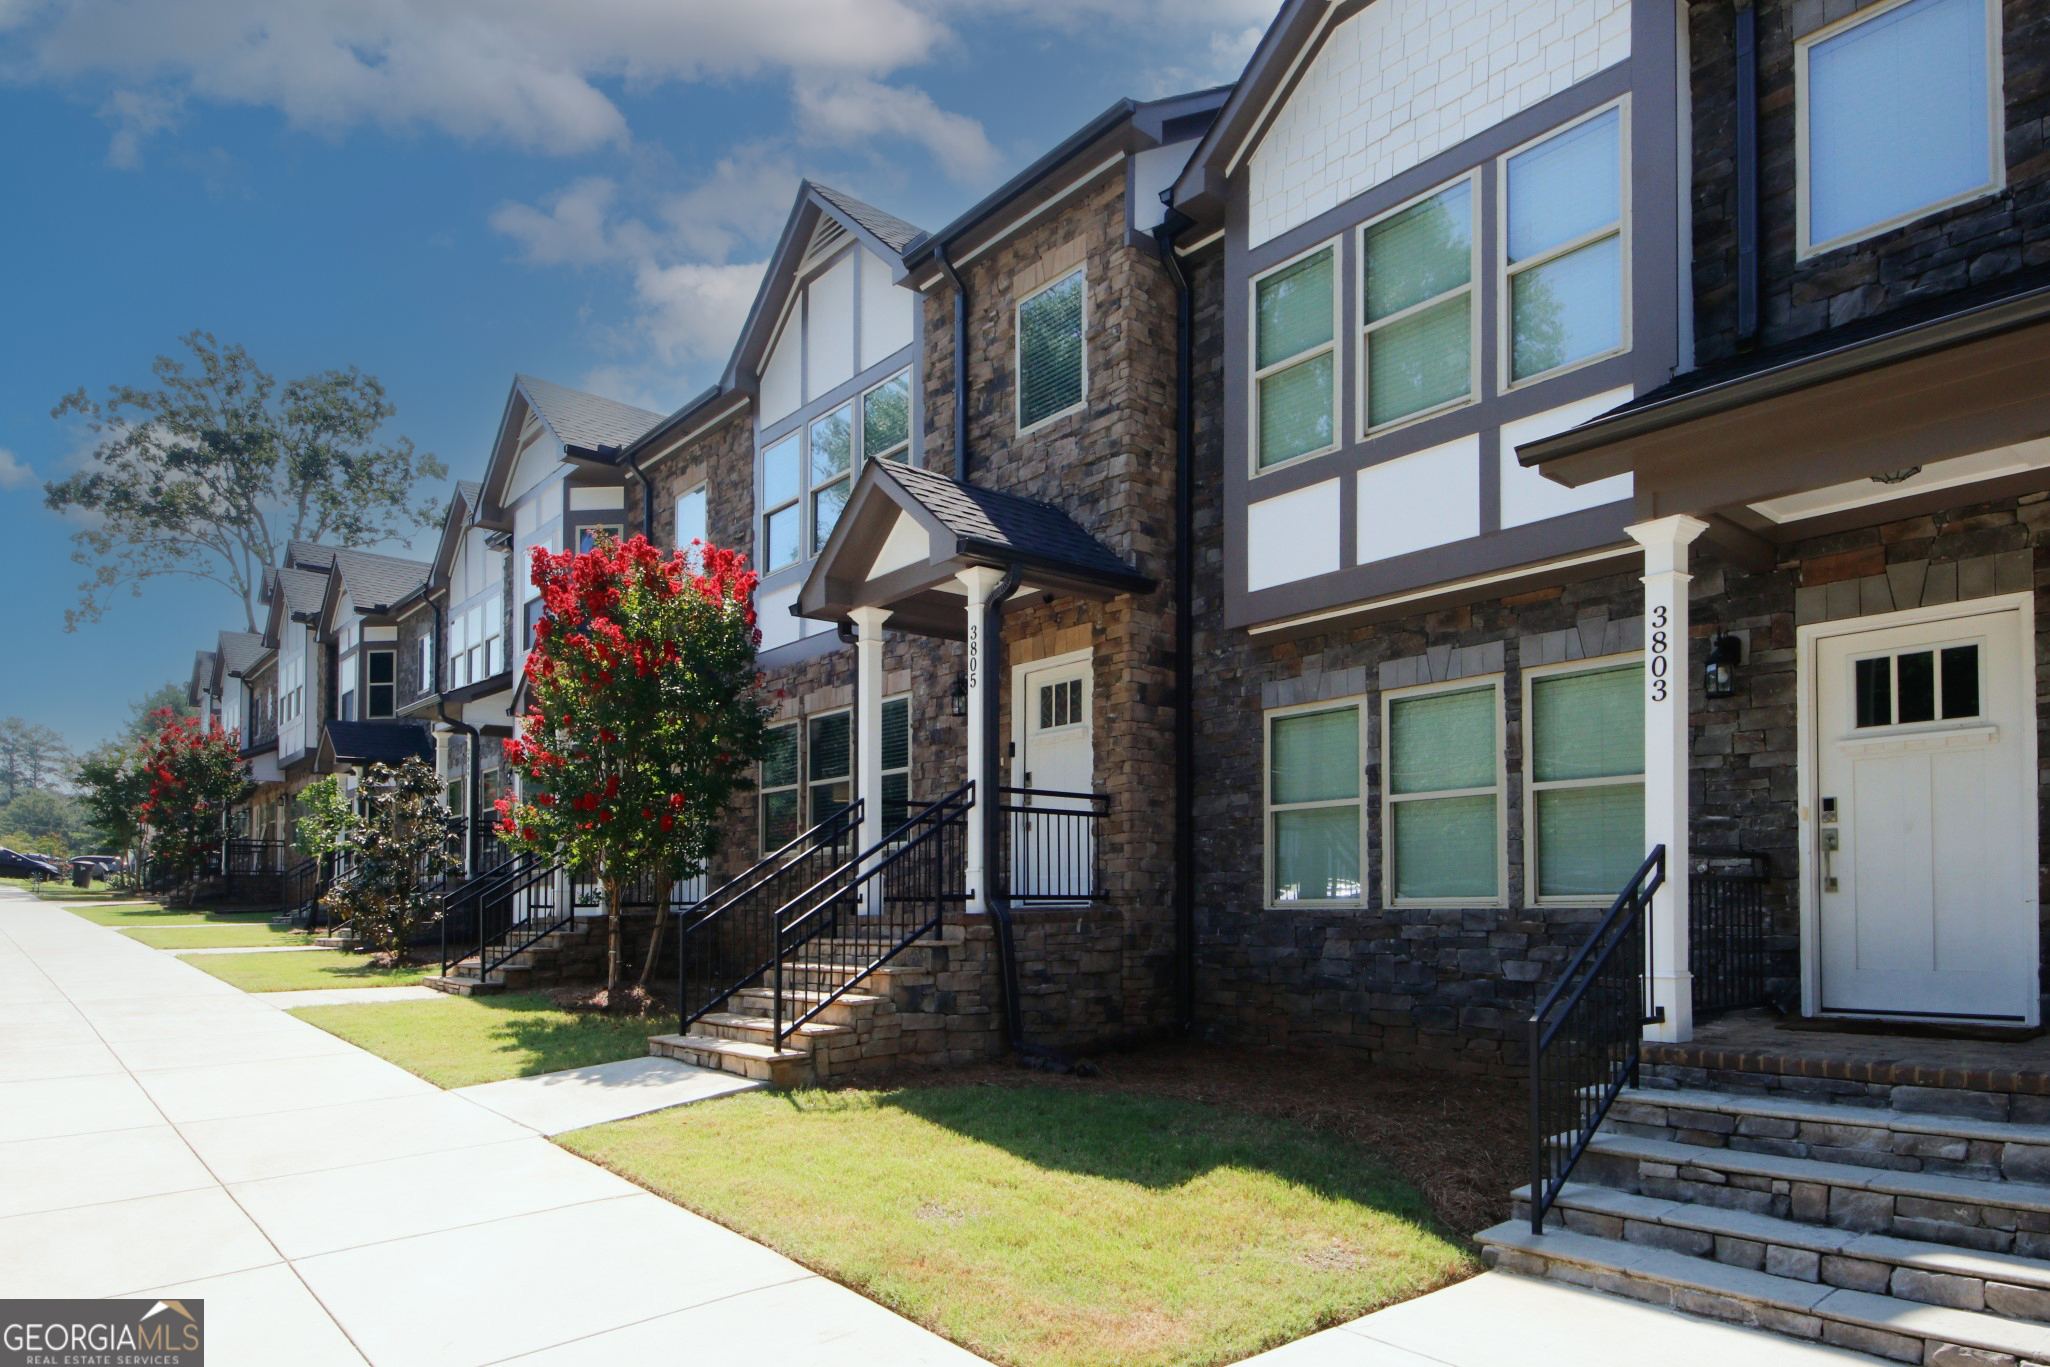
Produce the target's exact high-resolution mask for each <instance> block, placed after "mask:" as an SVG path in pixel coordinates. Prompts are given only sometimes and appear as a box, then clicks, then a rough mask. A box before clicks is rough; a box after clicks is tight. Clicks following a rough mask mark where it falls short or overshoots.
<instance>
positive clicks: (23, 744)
mask: <svg viewBox="0 0 2050 1367" xmlns="http://www.w3.org/2000/svg"><path fill="white" fill-rule="evenodd" d="M71 760H72V756H71V751H70V749H69V748H67V747H66V746H65V744H64V737H62V736H60V735H58V734H57V733H56V732H55V731H52V730H51V729H50V728H49V727H47V726H31V725H30V724H29V723H28V722H26V721H24V720H22V719H21V718H20V717H6V718H0V800H4V801H7V802H12V801H14V799H15V798H16V797H18V796H20V795H21V794H22V793H25V792H36V791H38V790H40V789H44V788H50V787H54V786H55V785H56V783H57V781H58V780H59V779H60V778H62V777H64V774H65V772H66V770H67V769H68V767H69V766H70V764H71Z"/></svg>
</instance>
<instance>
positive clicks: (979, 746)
mask: <svg viewBox="0 0 2050 1367" xmlns="http://www.w3.org/2000/svg"><path fill="white" fill-rule="evenodd" d="M955 577H956V578H958V579H959V580H960V581H961V587H962V588H964V589H966V590H967V591H968V649H967V656H968V659H967V670H968V777H969V778H970V779H972V780H974V781H975V804H974V805H973V806H972V807H970V808H969V810H968V839H967V840H966V841H965V842H964V845H965V848H966V852H967V858H966V861H965V862H966V864H967V882H968V888H967V892H968V910H970V911H971V912H986V911H988V910H989V888H988V886H987V884H986V881H985V880H986V879H987V877H988V871H989V851H988V850H987V849H986V848H984V841H983V819H982V818H983V813H984V812H985V811H987V810H988V809H987V808H986V807H985V806H984V805H983V804H985V803H990V802H995V801H996V794H995V793H986V792H984V791H983V787H984V784H983V773H982V756H983V752H984V751H985V750H986V749H987V747H988V743H989V741H990V740H992V739H993V737H990V736H987V735H985V734H984V733H985V732H986V731H987V730H988V727H987V726H986V725H985V711H984V709H985V707H986V706H987V703H986V700H985V698H984V696H983V691H982V690H983V689H985V688H995V687H996V686H997V681H996V680H995V679H989V678H984V677H983V668H982V665H983V653H984V642H985V637H986V634H987V632H988V628H989V596H990V594H992V593H994V592H995V591H996V586H997V585H998V584H999V583H1001V582H1002V581H1003V577H1004V576H1003V573H1002V571H1000V570H993V569H989V568H987V567H985V566H980V565H978V566H976V567H974V568H972V569H965V570H962V571H961V573H960V574H959V575H957V576H955Z"/></svg>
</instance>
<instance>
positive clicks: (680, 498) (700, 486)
mask: <svg viewBox="0 0 2050 1367" xmlns="http://www.w3.org/2000/svg"><path fill="white" fill-rule="evenodd" d="M693 498H695V499H698V500H700V501H701V502H702V503H703V504H704V508H705V515H704V516H703V517H701V518H699V519H698V521H699V523H700V524H701V525H702V529H703V530H702V532H701V534H700V535H699V536H697V537H695V538H689V539H687V538H685V536H684V534H683V505H684V502H685V501H686V500H688V499H693ZM671 516H672V518H673V519H674V520H673V521H672V522H671V524H670V527H671V530H672V532H673V533H674V535H673V536H672V538H671V539H672V540H673V541H674V542H675V543H676V549H677V550H679V551H682V552H683V557H684V561H685V563H687V564H688V565H689V566H690V567H691V568H692V569H693V570H702V569H703V568H704V555H703V552H702V550H697V551H694V550H692V549H691V548H690V542H691V540H698V541H703V542H706V543H709V542H710V541H711V539H712V491H711V485H710V484H709V483H707V482H706V481H704V480H699V481H698V482H697V483H696V484H693V485H692V486H691V487H690V488H688V489H685V490H684V491H683V492H682V493H680V494H678V495H677V496H676V501H675V504H674V505H673V507H672V509H671Z"/></svg>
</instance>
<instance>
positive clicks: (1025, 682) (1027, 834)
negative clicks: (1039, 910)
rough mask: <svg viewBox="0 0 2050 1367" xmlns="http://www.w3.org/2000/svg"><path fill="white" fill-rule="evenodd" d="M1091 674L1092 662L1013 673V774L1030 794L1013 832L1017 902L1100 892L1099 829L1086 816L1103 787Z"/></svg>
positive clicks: (1017, 800)
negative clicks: (1097, 887) (1097, 877)
mask: <svg viewBox="0 0 2050 1367" xmlns="http://www.w3.org/2000/svg"><path fill="white" fill-rule="evenodd" d="M1092 677H1093V672H1092V670H1091V668H1090V665H1089V661H1088V660H1087V659H1086V658H1084V659H1081V660H1070V661H1067V662H1065V663H1062V662H1055V663H1051V664H1045V663H1043V664H1039V665H1020V666H1018V668H1017V669H1016V670H1015V671H1013V673H1012V696H1013V697H1014V698H1015V699H1016V700H1017V701H1016V711H1015V712H1014V714H1013V716H1014V724H1015V728H1016V734H1017V737H1018V758H1017V761H1016V763H1015V764H1014V766H1013V768H1012V773H1013V774H1014V775H1015V776H1016V785H1015V786H1017V787H1020V788H1024V789H1028V790H1029V791H1028V792H1026V793H1023V794H1017V795H1014V798H1013V803H1014V805H1015V806H1017V807H1019V808H1020V809H1021V810H1017V811H1013V812H1012V813H1011V814H1010V816H1009V823H1010V824H1009V828H1008V830H1007V831H1006V835H1007V836H1008V837H1009V839H1010V850H1009V856H1010V866H1011V895H1012V896H1013V897H1016V898H1020V899H1033V900H1037V901H1042V902H1043V901H1052V900H1065V899H1072V900H1075V901H1087V900H1088V898H1089V896H1090V893H1091V892H1092V891H1093V890H1094V889H1093V886H1092V885H1093V883H1094V881H1095V880H1094V877H1093V874H1094V871H1095V868H1096V832H1095V830H1094V826H1095V823H1094V822H1093V821H1091V820H1090V819H1089V817H1088V816H1087V815H1086V814H1087V813H1088V812H1089V811H1090V809H1091V806H1092V804H1091V803H1090V801H1089V794H1090V793H1091V792H1092V791H1094V789H1095V785H1096V757H1095V744H1094V742H1093V740H1092V738H1091V735H1090V716H1091V713H1092V711H1093V704H1092V701H1091V698H1090V692H1091V686H1090V683H1091V679H1092ZM1078 813H1079V814H1080V815H1078Z"/></svg>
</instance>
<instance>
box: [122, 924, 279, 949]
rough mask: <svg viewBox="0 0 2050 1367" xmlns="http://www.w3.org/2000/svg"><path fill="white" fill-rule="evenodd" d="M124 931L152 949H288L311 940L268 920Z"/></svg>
mask: <svg viewBox="0 0 2050 1367" xmlns="http://www.w3.org/2000/svg"><path fill="white" fill-rule="evenodd" d="M121 933H122V934H123V935H126V936H127V937H128V938H129V939H131V940H140V941H141V942H142V943H143V944H146V945H148V946H149V947H150V948H152V949H257V948H262V947H264V946H271V947H275V948H278V949H285V948H289V947H294V946H299V945H305V944H309V943H311V942H310V941H309V940H308V939H307V938H306V936H305V935H304V934H303V933H301V932H299V931H295V930H290V929H287V928H286V927H284V926H274V925H271V924H269V923H268V922H266V921H256V922H252V923H250V924H246V925H238V924H233V923H222V922H218V921H217V922H214V923H212V924H207V925H193V926H143V927H139V928H138V927H124V928H123V929H122V931H121Z"/></svg>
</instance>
